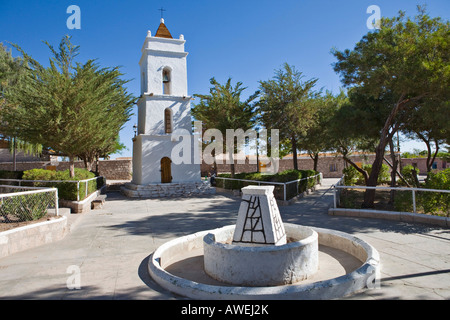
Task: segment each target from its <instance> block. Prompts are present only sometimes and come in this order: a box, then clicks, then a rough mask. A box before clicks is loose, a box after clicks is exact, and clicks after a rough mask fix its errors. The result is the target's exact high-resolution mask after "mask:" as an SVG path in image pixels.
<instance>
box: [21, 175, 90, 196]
mask: <svg viewBox="0 0 450 320" xmlns="http://www.w3.org/2000/svg"><path fill="white" fill-rule="evenodd" d="M91 178H95V174H94V173H92V172H89V171H87V170H85V169H78V168H75V177H73V178H71V177H70V173H69V170H65V171H52V170H44V169H32V170H28V171H25V172H24V174H23V177H22V179H23V180H50V181H51V180H53V181H67V182H58V183H55V182H35V183H33V185H34V186H37V187H54V188H57V189H58V197H59V198H60V199H64V200H71V201H76V200H77V195H78V190H77V184H76V183H74V182H69V181H81V180H88V179H91ZM79 185H80V189H79V194H80V198H79V200H83V199H84V198H85V196H86V184H85V183H80V184H79ZM95 190H97V181H96V180H92V181H89V183H88V192H87V194H88V195H89V194H91V193H92V192H94V191H95Z"/></svg>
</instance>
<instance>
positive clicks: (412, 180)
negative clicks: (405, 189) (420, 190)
mask: <svg viewBox="0 0 450 320" xmlns="http://www.w3.org/2000/svg"><path fill="white" fill-rule="evenodd" d="M414 170H415V171H416V174H419V168H415V167H413V166H412V165H410V164H408V165H407V166H404V167H403V168H402V170H401V174H402V176H403V178H405V180H406V181H407V182H408V183H409V185H411V186H416V177H414Z"/></svg>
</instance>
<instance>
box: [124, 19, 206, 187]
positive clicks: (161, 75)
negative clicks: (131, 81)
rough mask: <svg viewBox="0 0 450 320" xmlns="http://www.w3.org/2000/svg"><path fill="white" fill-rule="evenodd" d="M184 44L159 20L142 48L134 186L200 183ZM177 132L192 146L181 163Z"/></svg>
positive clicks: (181, 38) (184, 150)
mask: <svg viewBox="0 0 450 320" xmlns="http://www.w3.org/2000/svg"><path fill="white" fill-rule="evenodd" d="M185 43H186V41H185V40H184V36H183V35H180V37H179V38H178V39H174V38H173V37H172V35H171V33H170V32H169V30H168V28H167V27H166V25H165V24H164V19H161V23H160V25H159V28H158V30H157V31H156V34H155V35H154V36H152V34H151V32H150V31H148V33H147V37H146V38H145V41H144V44H143V46H142V49H141V52H142V55H141V59H140V61H139V66H140V81H141V96H140V98H139V100H138V102H137V105H138V129H137V130H138V135H137V136H136V137H135V138H134V141H133V181H132V184H134V185H162V184H164V185H167V184H183V183H195V182H201V176H200V163H199V160H198V159H196V158H195V157H196V155H198V150H197V152H194V149H195V148H198V142H197V141H196V139H194V135H193V134H192V120H191V107H190V102H191V99H192V98H191V97H190V96H189V95H188V88H187V66H186V57H187V55H188V53H187V52H185V49H184V45H185ZM180 130H181V131H180ZM177 132H184V136H183V141H184V143H185V145H189V144H190V149H187V148H186V147H185V148H184V149H183V150H182V153H185V154H184V155H182V158H183V159H184V160H183V161H181V162H180V161H175V159H173V158H174V156H173V155H174V154H173V150H174V148H176V146H177V144H179V143H180V134H178V133H177ZM184 139H187V140H184ZM186 141H188V142H190V143H188V144H186ZM176 150H178V149H176ZM176 155H177V156H179V154H178V153H177V154H176ZM189 158H190V159H189Z"/></svg>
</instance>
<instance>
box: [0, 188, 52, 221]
mask: <svg viewBox="0 0 450 320" xmlns="http://www.w3.org/2000/svg"><path fill="white" fill-rule="evenodd" d="M51 204H52V203H49V202H48V199H47V200H46V199H45V198H42V194H27V195H19V196H13V197H10V198H5V199H4V200H3V204H2V206H1V207H0V216H3V217H4V219H5V221H6V222H10V221H11V219H13V220H12V222H15V221H31V220H39V219H40V218H42V217H44V216H45V215H46V214H47V208H48V207H49V205H51Z"/></svg>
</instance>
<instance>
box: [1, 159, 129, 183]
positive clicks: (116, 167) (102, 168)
mask: <svg viewBox="0 0 450 320" xmlns="http://www.w3.org/2000/svg"><path fill="white" fill-rule="evenodd" d="M48 166H56V170H57V171H64V170H67V169H69V162H65V161H60V162H56V163H55V162H50V161H34V162H17V163H16V168H17V171H26V170H31V169H46V168H47V167H48ZM132 167H133V166H132V163H131V160H128V159H127V160H101V161H99V163H98V170H99V174H100V175H101V176H103V177H105V178H106V180H131V173H132ZM75 168H81V169H82V168H84V163H83V161H75ZM0 170H13V163H12V162H1V163H0Z"/></svg>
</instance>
